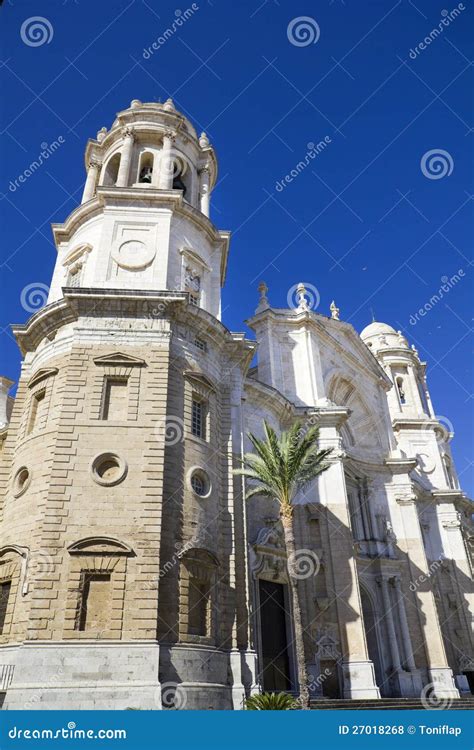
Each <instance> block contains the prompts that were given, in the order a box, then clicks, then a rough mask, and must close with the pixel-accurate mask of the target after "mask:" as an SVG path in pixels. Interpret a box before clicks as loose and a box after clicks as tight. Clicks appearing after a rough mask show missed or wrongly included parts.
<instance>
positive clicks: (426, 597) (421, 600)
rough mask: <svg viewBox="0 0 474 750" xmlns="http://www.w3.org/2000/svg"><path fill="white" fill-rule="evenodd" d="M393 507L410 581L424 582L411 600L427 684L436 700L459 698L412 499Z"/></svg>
mask: <svg viewBox="0 0 474 750" xmlns="http://www.w3.org/2000/svg"><path fill="white" fill-rule="evenodd" d="M397 503H398V505H399V510H400V527H401V529H403V533H402V534H397V537H398V546H399V547H400V549H401V550H402V552H405V553H406V556H407V560H408V568H409V575H410V579H411V580H412V581H419V580H420V575H423V576H424V581H423V583H421V584H420V585H419V586H418V587H417V589H416V592H415V593H414V597H415V598H416V608H417V611H418V612H419V624H420V629H421V632H422V634H423V641H424V643H423V645H422V646H420V648H424V651H425V654H426V660H427V665H428V670H429V674H430V682H431V683H432V684H433V691H434V694H435V695H436V696H437V697H439V698H459V692H458V690H457V688H456V686H455V684H454V677H453V673H452V671H451V669H450V667H449V664H448V661H447V658H446V651H445V648H444V643H443V637H442V634H441V627H440V623H439V618H438V612H437V610H436V603H435V600H434V595H433V589H432V584H431V583H430V573H429V569H428V561H427V559H426V555H425V548H424V544H423V537H422V535H421V527H420V521H419V518H418V512H417V509H416V503H415V497H414V496H412V495H411V494H408V493H407V494H405V493H403V494H401V496H399V497H397Z"/></svg>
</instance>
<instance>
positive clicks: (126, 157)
mask: <svg viewBox="0 0 474 750" xmlns="http://www.w3.org/2000/svg"><path fill="white" fill-rule="evenodd" d="M122 135H123V146H122V151H121V155H120V167H119V171H118V175H117V183H116V185H117V187H127V186H128V183H129V180H130V166H131V163H132V154H133V144H134V141H135V136H134V134H133V128H130V127H127V128H124V129H123V130H122Z"/></svg>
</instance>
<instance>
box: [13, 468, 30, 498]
mask: <svg viewBox="0 0 474 750" xmlns="http://www.w3.org/2000/svg"><path fill="white" fill-rule="evenodd" d="M30 482H31V474H30V472H29V470H28V469H27V468H26V466H22V467H21V468H20V469H18V471H17V472H16V474H15V478H14V480H13V494H14V496H15V497H20V495H23V493H24V492H25V490H26V489H27V488H28V486H29V484H30Z"/></svg>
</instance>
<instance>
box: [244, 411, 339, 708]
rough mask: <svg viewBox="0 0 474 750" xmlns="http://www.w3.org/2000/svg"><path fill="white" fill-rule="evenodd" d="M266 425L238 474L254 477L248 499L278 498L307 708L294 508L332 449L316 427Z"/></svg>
mask: <svg viewBox="0 0 474 750" xmlns="http://www.w3.org/2000/svg"><path fill="white" fill-rule="evenodd" d="M263 427H264V432H265V440H261V439H259V438H257V437H256V436H255V435H252V433H249V434H248V437H249V440H250V442H251V443H252V445H253V447H254V449H255V452H254V453H246V454H245V455H244V458H243V460H242V468H241V469H235V473H236V474H242V475H243V476H245V477H247V478H248V479H251V480H253V482H252V484H251V486H250V487H249V488H248V489H247V491H246V494H245V496H246V499H247V500H249V499H250V498H252V497H255V496H257V495H263V496H266V497H271V498H272V499H273V500H276V501H277V502H278V505H279V510H280V519H281V523H282V526H283V533H284V538H285V545H286V553H287V556H288V584H289V588H290V593H291V600H292V604H293V621H294V631H295V651H296V661H297V669H298V682H299V688H300V701H301V704H302V706H303V707H308V705H309V689H308V678H307V674H306V665H305V654H304V641H303V625H302V617H301V606H300V599H299V592H298V577H297V576H296V570H295V562H296V561H297V555H296V545H295V533H294V528H293V509H294V499H295V497H296V494H297V493H298V492H299V491H300V490H302V489H304V487H306V486H307V485H308V484H309V483H310V482H311V481H312V480H313V479H315V478H316V477H317V476H318V475H319V474H321V473H322V472H323V471H325V470H326V469H327V468H328V467H329V462H328V460H327V459H328V458H329V456H330V454H331V453H332V448H328V449H326V450H319V446H318V438H319V429H318V427H316V426H311V427H309V428H308V429H307V430H305V429H304V428H303V427H302V425H301V424H300V423H298V422H295V424H293V425H292V427H291V428H290V429H289V430H288V431H287V432H283V433H282V434H281V436H280V438H278V437H277V434H276V432H275V430H274V429H273V428H272V427H270V425H269V424H268V423H267V422H264V423H263Z"/></svg>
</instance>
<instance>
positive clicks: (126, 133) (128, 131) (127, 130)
mask: <svg viewBox="0 0 474 750" xmlns="http://www.w3.org/2000/svg"><path fill="white" fill-rule="evenodd" d="M122 136H123V137H124V138H131V139H132V141H133V140H135V130H134V128H133V127H132V126H131V125H126V126H125V127H124V128H122Z"/></svg>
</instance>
